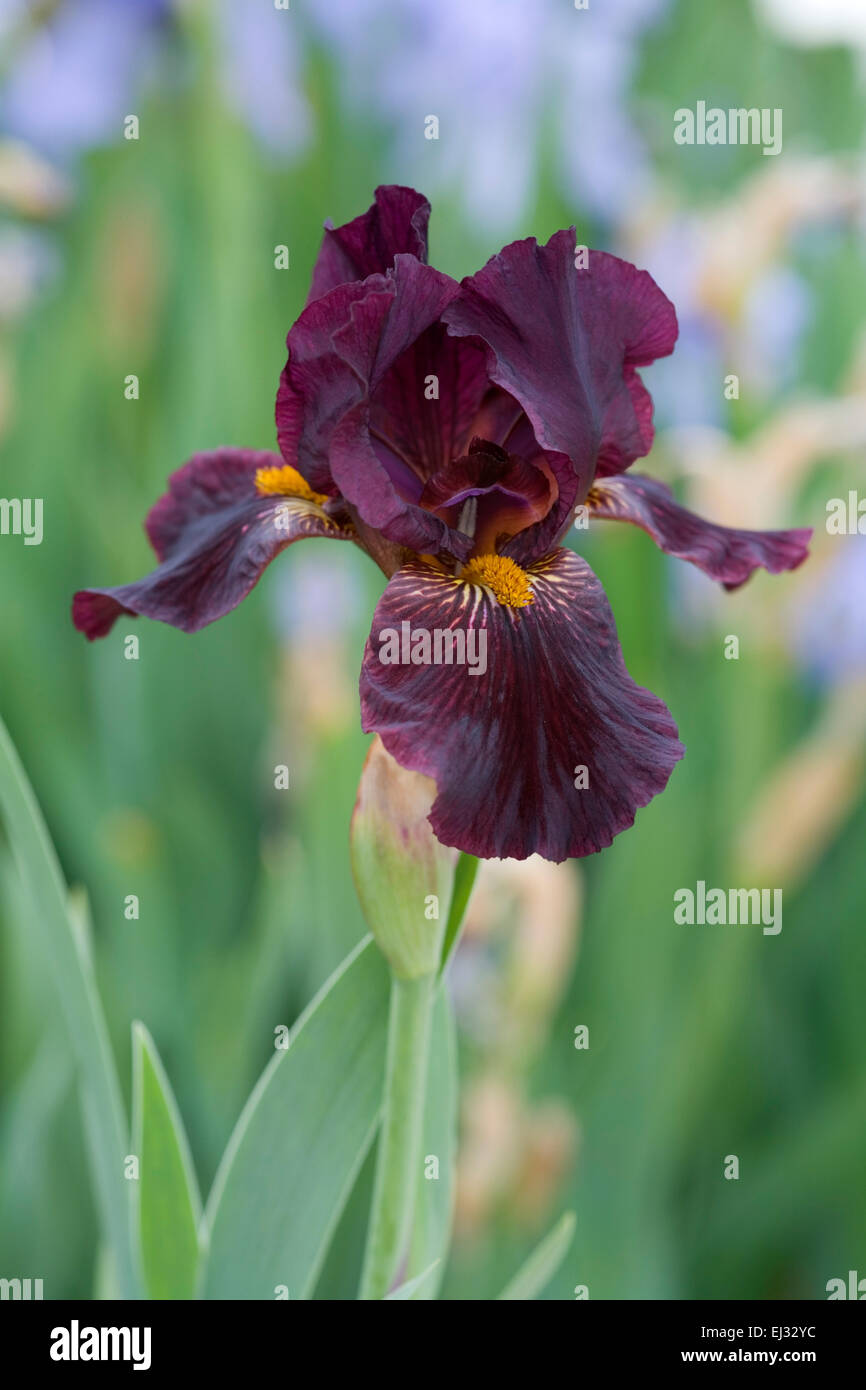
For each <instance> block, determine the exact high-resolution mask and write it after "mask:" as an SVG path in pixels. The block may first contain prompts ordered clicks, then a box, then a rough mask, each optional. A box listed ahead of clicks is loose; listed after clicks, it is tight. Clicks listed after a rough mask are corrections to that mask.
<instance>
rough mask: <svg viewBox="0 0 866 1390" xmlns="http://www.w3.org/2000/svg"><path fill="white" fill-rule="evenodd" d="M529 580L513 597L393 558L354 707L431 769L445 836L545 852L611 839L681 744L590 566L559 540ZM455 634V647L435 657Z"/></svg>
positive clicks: (400, 751)
mask: <svg viewBox="0 0 866 1390" xmlns="http://www.w3.org/2000/svg"><path fill="white" fill-rule="evenodd" d="M497 563H500V562H497ZM527 578H528V580H529V584H530V585H531V590H532V601H531V602H529V603H528V604H527V605H526V606H523V607H511V606H507V605H506V604H503V603H500V602H499V601H498V600H497V598H496V597H495V595H494V593H493V592H492V590H491V589H490V588H489V587H486V586H485V585H484V584H483V583H480V582H475V581H474V580H471V581H467V580H464V579H456V578H454V577H452V576H450V575H448V574H446V573H444V571H442V570H441V569H439V568H438V567H435V566H433V565H430V564H428V563H425V562H424V561H421V560H413V561H411V562H410V563H408V564H406V565H405V566H404V567H403V568H402V569H401V570H399V571H398V573H397V574H395V575H394V577H393V578H392V579H391V581H390V583H389V584H388V587H387V588H386V590H385V593H384V594H383V596H382V598H381V600H380V602H379V605H378V607H377V609H376V613H375V616H374V618H373V625H372V630H371V634H370V638H369V641H368V643H367V647H366V651H365V654H364V662H363V666H362V672H361V714H362V723H363V727H364V729H365V731H367V732H371V731H376V732H377V733H379V734H380V735H381V737H382V741H383V743H384V744H385V747H386V748H387V749H388V751H389V752H390V753H391V754H392V755H393V757H395V758H396V759H397V761H398V762H399V763H401V764H402V765H403V766H404V767H407V768H411V769H412V770H414V771H416V772H423V773H425V774H426V775H427V776H428V777H433V778H435V780H436V783H437V788H438V795H437V797H436V801H435V802H434V804H433V808H432V811H431V814H430V821H431V824H432V826H433V829H434V831H435V832H436V834H437V836H438V837H439V839H440V840H442V841H443V843H445V844H447V845H456V846H457V847H458V848H459V849H462V850H465V851H466V852H467V853H469V854H475V855H479V856H482V857H484V858H497V857H513V858H516V859H523V858H526V856H527V855H530V854H534V853H538V854H542V855H544V857H545V858H547V859H552V860H556V861H557V862H558V861H560V860H563V859H566V858H569V857H572V856H580V855H585V854H592V853H595V851H597V850H600V849H603V848H604V847H605V846H607V845H609V844H610V843H611V841H612V839H613V837H614V836H615V835H617V834H619V832H620V831H621V830H625V829H626V828H627V827H628V826H630V825H631V824H632V823H633V821H634V816H635V812H636V810H637V809H638V807H640V806H644V805H646V803H647V802H648V801H650V800H651V799H652V797H654V796H656V795H657V793H658V792H660V791H662V790H663V788H664V787H665V785H666V784H667V781H668V778H669V776H670V773H671V770H672V768H673V766H674V764H675V763H676V762H677V761H678V760H679V759H680V758H681V757H682V755H683V751H684V750H683V747H682V745H681V744H680V742H679V740H678V738H677V730H676V725H675V724H674V722H673V719H672V718H671V715H670V713H669V711H668V710H667V708H666V706H665V705H664V703H663V702H662V701H661V700H659V699H658V698H657V697H656V696H655V695H653V694H651V693H650V692H649V691H647V690H643V689H642V688H641V687H640V686H638V685H636V684H635V683H634V681H632V679H631V677H630V676H629V674H628V672H627V671H626V669H625V665H624V662H623V658H622V652H621V650H620V646H619V642H618V640H617V635H616V627H615V624H614V620H613V615H612V613H611V611H610V606H609V604H608V602H607V599H606V597H605V594H604V590H603V589H602V587H601V585H600V584H599V582H598V580H597V579H596V577H595V575H594V574H593V573H592V571H591V570H590V569H589V567H588V565H587V564H586V563H585V562H584V561H583V560H582V559H581V558H580V557H579V556H577V555H575V554H574V553H573V552H572V551H568V550H558V551H556V552H554V553H553V554H552V555H549V556H547V557H545V558H544V559H543V560H541V561H539V562H537V563H536V564H535V565H533V566H531V567H530V568H529V570H528V571H527ZM437 631H438V632H439V634H440V638H439V639H438V640H439V642H440V654H441V659H440V661H439V662H438V663H437V661H436V659H435V654H436V649H437V648H436V642H437V638H436V633H437ZM450 632H453V633H454V634H455V635H454V637H453V639H452V638H451V637H448V638H447V639H445V638H444V637H443V636H442V635H443V634H445V633H450ZM424 633H426V634H427V639H426V640H427V641H428V643H429V652H430V656H431V659H430V662H429V664H426V663H425V662H424V661H423V657H424V655H425V652H424V644H425V638H424V635H423V634H424ZM461 633H462V641H463V643H464V650H465V654H466V657H467V660H466V661H465V662H464V664H460V663H459V660H458V661H454V660H452V663H451V664H448V663H447V660H446V652H447V650H448V649H449V647H448V644H449V643H450V642H451V641H452V640H453V641H454V642H455V643H457V642H458V641H459V640H460V639H459V634H461ZM418 634H421V635H420V636H419V635H418ZM395 641H396V642H397V644H398V645H397V647H396V648H395V646H394V642H395ZM404 643H405V646H404ZM395 651H396V652H399V656H400V659H399V660H397V661H390V660H388V659H387V658H388V657H389V656H393V655H394V654H395ZM415 651H417V654H418V657H419V659H418V660H417V661H413V660H412V653H413V652H415ZM459 652H460V648H459V646H458V647H457V648H456V654H457V656H458V657H459ZM482 653H483V656H484V661H482V659H481V658H482ZM403 656H407V657H408V658H409V660H408V661H406V662H404V661H403V660H402V657H403ZM383 658H385V659H383ZM473 658H474V673H473V664H472V662H473ZM482 666H484V669H482Z"/></svg>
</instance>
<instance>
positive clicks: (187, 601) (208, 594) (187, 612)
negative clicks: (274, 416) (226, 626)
mask: <svg viewBox="0 0 866 1390" xmlns="http://www.w3.org/2000/svg"><path fill="white" fill-rule="evenodd" d="M283 466H284V465H283V460H282V459H281V458H279V457H278V455H276V454H271V453H259V452H256V451H255V450H252V449H218V450H216V451H215V452H214V453H208V454H196V455H195V456H194V457H193V458H192V459H190V461H189V463H187V464H185V465H184V466H183V468H180V469H178V471H177V472H176V473H173V474H172V476H171V478H170V479H169V490H168V492H167V493H166V494H165V496H164V497H161V498H160V500H159V501H158V502H157V503H156V504H155V506H153V507H152V508H151V511H150V513H149V514H148V517H147V520H146V522H145V525H146V528H147V532H148V535H149V537H150V540H151V543H152V545H153V548H154V550H155V551H156V553H157V557H158V558H159V559H160V561H161V562H162V563H161V564H160V565H159V566H158V568H157V569H155V570H154V571H153V572H152V573H151V574H149V575H147V577H146V578H144V579H140V580H138V581H137V582H136V583H133V584H123V585H121V586H120V587H118V588H114V589H84V590H82V591H80V592H79V593H77V594H76V595H75V597H74V599H73V601H72V620H73V622H74V624H75V626H76V627H77V628H78V630H79V632H83V633H84V634H85V635H86V636H87V637H89V638H90V639H91V641H92V640H93V639H94V638H96V637H105V636H106V635H107V633H109V632H110V631H111V628H112V627H113V625H114V623H115V621H116V619H117V618H119V617H120V615H121V613H132V614H141V615H143V616H145V617H148V618H158V619H159V620H160V621H161V622H164V623H171V625H172V626H173V627H179V628H180V629H181V630H182V631H183V632H196V631H197V630H198V629H199V628H201V627H204V626H205V625H206V624H207V623H212V622H213V621H214V619H215V618H221V617H222V616H223V614H224V613H228V612H229V611H230V610H231V609H232V608H236V607H237V605H238V604H239V603H240V601H241V599H243V598H245V597H246V595H247V594H248V593H249V592H250V590H251V589H252V588H253V586H254V585H255V584H256V583H257V582H258V580H259V578H260V577H261V574H262V572H263V571H264V569H265V568H266V567H267V566H268V565H269V564H270V562H271V560H273V558H274V556H275V555H278V554H279V552H280V551H281V550H284V549H285V547H286V546H287V545H291V543H292V542H293V541H296V540H301V539H302V538H303V537H304V536H329V537H332V538H335V539H339V540H348V539H350V538H351V535H352V533H351V531H349V530H347V529H346V528H345V527H343V526H340V525H339V524H338V523H337V522H336V521H335V520H333V519H332V518H331V517H330V516H328V515H327V514H326V513H325V512H324V511H323V510H322V508H321V507H320V506H318V505H316V503H315V502H314V501H307V500H304V499H302V498H298V497H288V496H283V495H279V494H274V495H269V496H264V497H263V496H260V495H259V493H258V492H257V491H256V484H255V478H256V473H257V471H258V470H259V469H260V468H281V467H283Z"/></svg>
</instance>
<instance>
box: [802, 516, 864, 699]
mask: <svg viewBox="0 0 866 1390" xmlns="http://www.w3.org/2000/svg"><path fill="white" fill-rule="evenodd" d="M814 578H815V582H814V583H813V584H812V585H811V586H810V587H809V589H808V591H807V593H805V594H804V593H803V592H801V593H800V594H799V595H798V597H797V602H796V606H795V607H792V608H791V610H790V611H789V614H788V620H787V624H786V626H787V631H788V636H789V642H790V647H791V650H792V652H793V654H794V656H795V658H796V660H797V661H798V663H799V664H800V666H801V667H802V669H803V670H804V671H805V672H806V673H807V674H808V675H809V676H810V677H811V679H812V680H813V681H815V682H816V683H817V684H819V685H837V684H838V683H840V682H841V681H844V680H846V679H848V678H850V677H854V676H863V675H866V626H864V623H863V614H864V612H866V536H848V537H847V538H846V539H845V540H844V541H841V542H840V543H839V550H838V553H837V554H836V555H834V556H833V558H832V560H830V561H829V563H828V564H827V565H826V566H825V567H824V568H823V569H822V570H819V571H817V572H816V577H814Z"/></svg>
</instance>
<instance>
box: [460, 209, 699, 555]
mask: <svg viewBox="0 0 866 1390" xmlns="http://www.w3.org/2000/svg"><path fill="white" fill-rule="evenodd" d="M575 260H576V257H575V237H574V232H573V231H570V232H569V231H563V232H557V233H556V234H555V236H553V237H551V239H550V241H549V242H548V243H547V245H546V246H539V245H538V244H537V242H536V241H535V239H534V238H531V239H529V240H527V241H516V242H513V243H512V244H511V245H510V246H506V247H505V249H504V250H503V251H501V252H500V253H499V254H498V255H496V256H494V257H493V258H492V259H491V260H490V261H488V263H487V265H486V266H484V268H483V269H482V270H480V271H479V272H478V274H477V275H473V276H471V277H470V278H469V279H467V280H464V281H463V282H462V285H461V292H460V294H459V296H458V297H457V298H456V299H455V300H454V301H453V303H451V304H450V305H449V306H448V308H447V309H446V310H445V312H444V313H443V320H444V321H445V322H446V323H447V324H448V326H449V331H450V332H452V333H454V334H456V335H458V336H460V337H463V336H477V337H478V338H480V339H481V340H482V341H483V342H484V343H485V344H486V345H487V350H488V360H487V369H488V373H489V375H490V377H491V380H493V381H494V382H496V383H497V385H499V386H501V387H502V388H503V389H504V390H506V391H508V392H509V393H510V394H511V395H512V396H514V397H515V398H516V399H517V400H518V401H519V402H520V404H521V405H522V406H523V408H524V410H525V411H526V414H527V415H528V417H529V419H530V421H531V423H532V426H533V430H534V433H535V437H536V439H537V441H538V443H539V445H540V446H541V447H542V448H543V449H546V450H549V451H551V452H553V453H555V454H564V455H566V456H567V457H568V459H570V461H571V465H572V467H573V469H574V471H575V473H576V475H577V479H578V493H579V496H581V497H582V496H584V495H585V493H586V490H587V489H588V487H589V485H590V483H591V482H592V479H593V477H594V475H595V472H596V469H597V468H598V467H599V466H601V468H602V470H603V471H604V472H612V471H619V470H621V469H623V468H626V467H628V465H629V463H631V462H632V460H634V459H635V458H638V457H639V456H640V455H641V454H644V453H646V452H647V450H648V449H649V447H650V445H651V443H652V412H651V403H650V401H649V396H648V394H647V392H646V390H645V388H644V387H643V385H642V384H641V382H640V379H639V377H638V375H637V372H636V371H635V368H636V367H639V366H642V365H646V364H647V363H649V362H652V361H654V360H655V358H657V357H662V356H665V355H666V354H667V353H669V352H671V351H672V350H673V346H674V342H675V340H676V335H677V321H676V314H675V312H674V308H673V305H672V304H671V303H670V301H669V300H668V299H667V298H666V296H665V295H664V294H662V292H661V290H660V289H659V288H658V286H657V285H656V283H655V281H654V280H653V279H652V277H651V276H650V275H648V274H647V272H646V271H642V270H637V269H636V268H635V267H634V266H633V265H630V264H629V263H628V262H627V261H622V260H619V259H618V258H617V257H616V256H610V255H608V254H606V253H605V252H603V251H591V252H589V256H588V263H587V265H586V267H585V268H583V267H582V266H581V268H578V267H577V266H576V264H575ZM509 447H512V446H511V445H509ZM565 524H567V519H566V523H565ZM545 539H547V538H545Z"/></svg>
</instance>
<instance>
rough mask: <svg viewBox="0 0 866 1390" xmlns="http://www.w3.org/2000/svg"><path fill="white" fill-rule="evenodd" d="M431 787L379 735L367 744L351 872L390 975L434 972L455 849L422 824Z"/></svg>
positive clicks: (432, 793) (430, 801)
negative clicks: (389, 749)
mask: <svg viewBox="0 0 866 1390" xmlns="http://www.w3.org/2000/svg"><path fill="white" fill-rule="evenodd" d="M435 796H436V783H435V782H434V781H433V779H432V778H431V777H424V776H423V775H422V774H421V773H420V772H409V771H407V769H406V768H403V767H401V766H400V764H399V763H398V762H396V761H395V760H394V758H392V757H391V754H390V753H388V752H387V751H386V749H385V746H384V744H383V743H382V740H381V739H380V738H379V737H378V735H377V736H376V737H375V738H374V740H373V742H372V744H371V745H370V751H369V753H368V754H367V760H366V762H365V763H364V770H363V772H362V773H361V781H360V784H359V786H358V799H357V801H356V803H355V810H354V813H353V815H352V828H351V834H350V842H351V855H352V872H353V874H354V876H355V887H356V889H357V893H358V898H359V899H360V903H361V908H362V910H363V913H364V916H365V917H366V919H367V925H368V926H369V928H370V931H371V932H372V933H373V936H374V937H375V938H376V941H377V943H378V945H379V947H380V949H381V951H382V952H383V954H384V955H385V956H386V958H387V960H388V963H389V964H390V966H391V969H392V970H393V971H394V973H395V975H399V976H400V977H401V978H403V979H418V978H420V977H421V976H422V975H431V974H433V973H434V972H435V971H436V970H438V968H439V959H440V954H441V951H442V938H443V933H444V931H445V924H446V922H447V920H448V909H449V906H450V903H451V892H452V887H453V883H454V868H455V865H456V862H457V851H456V850H454V849H450V848H448V847H447V846H446V845H443V844H440V842H439V841H438V840H437V839H436V836H435V835H434V834H433V831H432V829H431V826H430V822H429V820H428V819H427V817H428V815H429V813H430V807H431V806H432V805H433V800H434V798H435Z"/></svg>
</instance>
